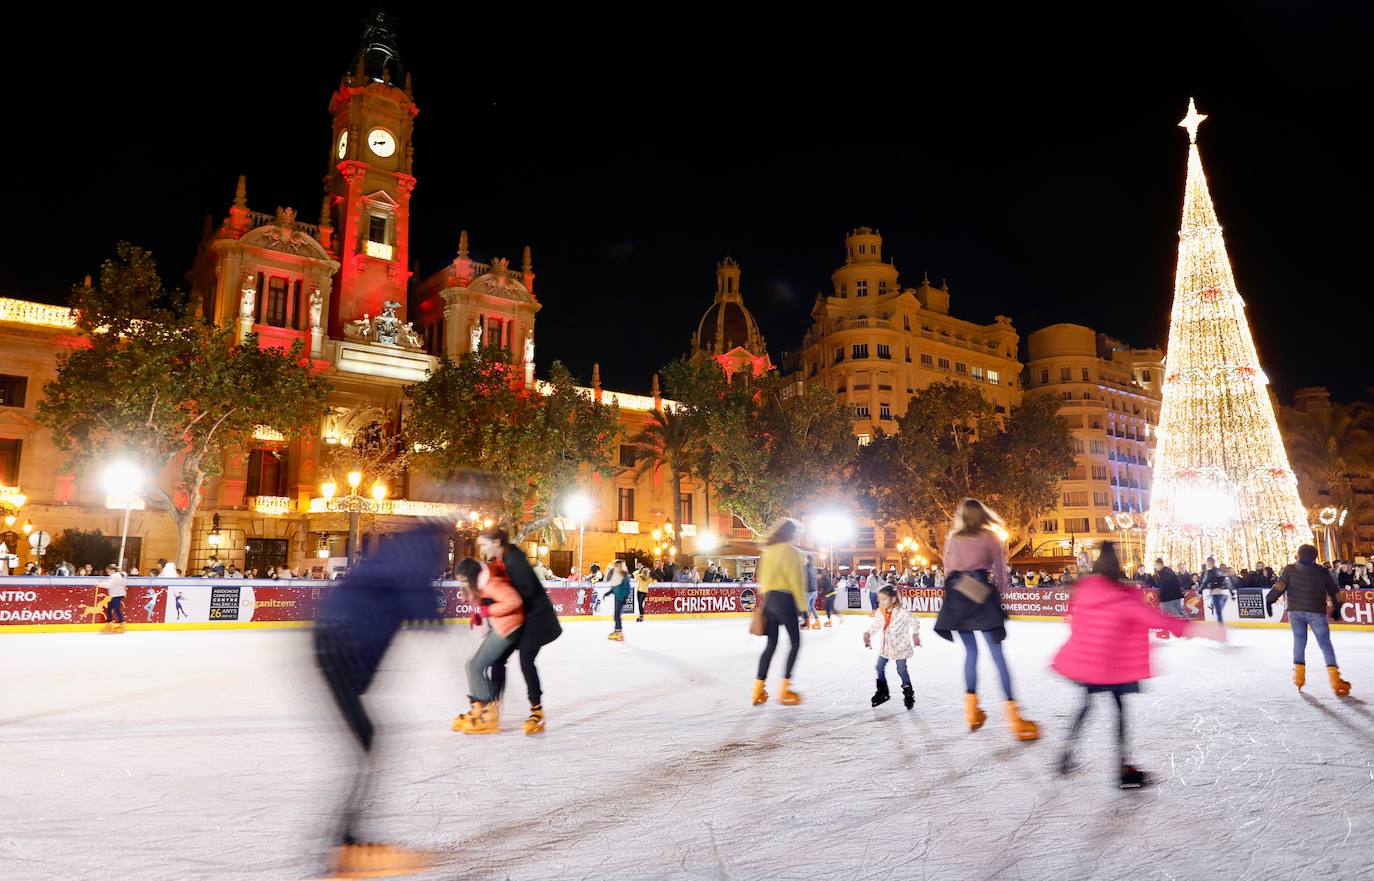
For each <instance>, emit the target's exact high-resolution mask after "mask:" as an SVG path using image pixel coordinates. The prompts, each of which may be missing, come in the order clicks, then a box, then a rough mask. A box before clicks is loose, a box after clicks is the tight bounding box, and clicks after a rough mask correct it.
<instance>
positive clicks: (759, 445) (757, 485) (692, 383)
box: [664, 359, 855, 533]
mask: <svg viewBox="0 0 1374 881" xmlns="http://www.w3.org/2000/svg"><path fill="white" fill-rule="evenodd" d="M664 373H665V375H666V377H667V386H668V392H669V395H670V397H672V398H673V400H675V401H679V402H681V408H682V409H681V411H680V412H681V415H682V417H683V418H684V419H685V420H687V421H688V422H689V423H692V424H693V425H694V426H695V427H694V429H693V430H694V431H695V432H696V433H697V435H698V437H699V438H700V443H699V445H698V446H697V449H696V452H695V455H694V456H693V457H692V459H691V463H692V468H693V469H694V470H695V473H697V475H698V476H699V477H702V478H703V479H704V480H705V481H706V482H707V483H709V484H713V485H714V486H715V487H716V489H717V490H718V491H719V493H720V496H721V498H722V500H723V501H724V502H725V504H726V505H727V506H728V507H729V508H730V510H731V511H732V512H733V513H734V514H735V516H737V517H739V518H740V519H741V520H742V521H744V523H745V525H746V526H748V527H749V528H750V529H751V530H753V531H754V532H755V533H762V532H763V531H764V530H766V529H767V527H768V524H769V523H770V522H772V521H773V520H776V519H777V518H779V517H782V516H785V515H788V514H797V513H800V512H801V510H802V509H803V508H805V507H806V506H807V505H808V504H809V503H810V502H811V501H812V500H814V499H816V498H818V497H824V496H826V495H829V494H833V493H837V492H842V491H843V490H844V484H843V482H844V480H845V478H846V474H847V470H848V468H849V465H850V463H851V462H852V461H853V457H854V449H855V441H854V433H853V429H852V425H853V419H852V417H851V415H850V413H849V412H848V410H847V408H846V407H845V406H844V404H843V403H841V402H840V401H839V400H838V399H837V398H836V397H835V395H834V394H833V393H832V392H831V391H830V390H829V389H826V388H823V387H821V386H811V387H808V388H807V389H806V392H805V394H802V393H801V389H800V387H799V386H798V385H796V384H795V383H792V382H790V381H788V380H786V379H784V378H782V377H780V376H778V375H777V374H776V373H768V374H765V375H764V376H758V377H755V376H749V375H746V374H736V376H735V377H734V379H733V381H731V380H728V379H727V378H726V376H725V372H724V371H723V370H722V369H721V368H720V366H719V365H718V364H716V363H715V362H714V361H709V360H699V361H696V362H692V361H690V360H685V359H684V360H679V361H676V362H674V363H672V364H670V365H669V366H668V367H667V368H666V369H665V370H664Z"/></svg>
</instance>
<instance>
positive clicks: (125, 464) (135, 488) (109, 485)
mask: <svg viewBox="0 0 1374 881" xmlns="http://www.w3.org/2000/svg"><path fill="white" fill-rule="evenodd" d="M144 480H145V475H144V473H143V469H142V468H139V467H138V465H136V464H135V463H133V462H131V461H129V460H128V459H117V460H115V461H114V462H111V463H110V464H109V465H107V466H105V473H104V475H103V482H104V484H105V492H106V493H108V494H109V495H112V496H115V497H117V498H122V499H123V500H124V529H123V530H122V531H121V532H120V534H119V564H118V565H119V568H120V570H121V571H123V569H124V546H125V544H126V543H127V542H128V540H129V512H130V511H132V510H133V507H134V497H135V496H136V495H138V492H139V490H141V489H142V488H143V481H144ZM24 527H25V528H24V532H25V533H26V534H27V533H28V531H29V528H30V527H29V525H28V524H27V523H26V524H24Z"/></svg>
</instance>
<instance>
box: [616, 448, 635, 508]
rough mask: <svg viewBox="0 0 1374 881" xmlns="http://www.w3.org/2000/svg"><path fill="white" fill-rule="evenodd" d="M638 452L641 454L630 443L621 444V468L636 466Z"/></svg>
mask: <svg viewBox="0 0 1374 881" xmlns="http://www.w3.org/2000/svg"><path fill="white" fill-rule="evenodd" d="M638 454H639V450H638V449H636V448H635V447H632V446H630V445H629V444H621V445H620V467H621V468H633V467H635V463H636V462H638V461H639V455H638ZM620 519H621V520H626V519H629V518H626V517H621V518H620Z"/></svg>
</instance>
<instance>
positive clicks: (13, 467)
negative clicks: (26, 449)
mask: <svg viewBox="0 0 1374 881" xmlns="http://www.w3.org/2000/svg"><path fill="white" fill-rule="evenodd" d="M23 444H24V442H23V441H21V440H20V439H19V438H17V437H0V485H3V486H18V485H19V453H20V450H21V449H22V447H23Z"/></svg>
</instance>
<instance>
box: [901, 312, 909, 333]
mask: <svg viewBox="0 0 1374 881" xmlns="http://www.w3.org/2000/svg"><path fill="white" fill-rule="evenodd" d="M902 330H911V316H910V315H903V316H902Z"/></svg>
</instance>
